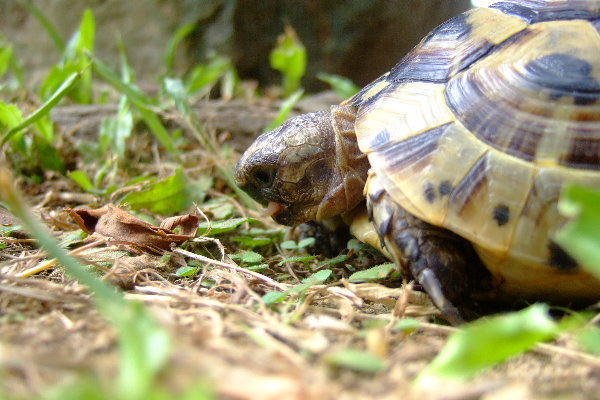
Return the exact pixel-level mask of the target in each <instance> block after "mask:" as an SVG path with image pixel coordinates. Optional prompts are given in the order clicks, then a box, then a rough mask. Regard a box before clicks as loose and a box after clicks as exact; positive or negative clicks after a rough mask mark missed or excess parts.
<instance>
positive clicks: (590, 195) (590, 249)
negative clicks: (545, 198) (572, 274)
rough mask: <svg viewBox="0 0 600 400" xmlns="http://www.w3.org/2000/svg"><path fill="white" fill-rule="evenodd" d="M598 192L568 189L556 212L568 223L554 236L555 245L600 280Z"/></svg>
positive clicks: (586, 189) (578, 188)
mask: <svg viewBox="0 0 600 400" xmlns="http://www.w3.org/2000/svg"><path fill="white" fill-rule="evenodd" d="M599 204H600V192H598V191H595V190H592V189H588V188H584V187H582V186H575V185H568V186H566V187H565V188H564V190H563V192H562V194H561V196H560V199H559V201H558V211H559V212H560V213H561V214H563V215H564V216H566V217H569V218H571V220H570V221H569V222H568V223H567V224H565V226H564V227H563V228H562V229H561V230H560V231H558V232H557V233H556V235H555V240H556V242H557V243H558V244H559V245H560V246H561V247H562V248H564V249H565V250H566V251H567V252H568V253H569V255H571V256H572V257H573V258H574V259H575V260H577V262H578V263H580V264H581V265H583V266H584V267H585V268H587V269H588V270H589V271H590V272H591V273H592V274H594V275H595V276H596V277H598V278H600V207H599V206H598V205H599Z"/></svg>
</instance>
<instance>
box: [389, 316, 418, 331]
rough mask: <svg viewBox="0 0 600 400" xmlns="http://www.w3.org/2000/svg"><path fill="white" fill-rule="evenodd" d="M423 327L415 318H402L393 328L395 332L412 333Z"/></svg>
mask: <svg viewBox="0 0 600 400" xmlns="http://www.w3.org/2000/svg"><path fill="white" fill-rule="evenodd" d="M419 326H421V323H420V322H419V321H418V320H416V319H414V318H402V319H401V320H400V321H398V322H396V324H394V326H393V327H392V330H394V331H402V332H412V331H414V330H415V329H417V328H418V327H419Z"/></svg>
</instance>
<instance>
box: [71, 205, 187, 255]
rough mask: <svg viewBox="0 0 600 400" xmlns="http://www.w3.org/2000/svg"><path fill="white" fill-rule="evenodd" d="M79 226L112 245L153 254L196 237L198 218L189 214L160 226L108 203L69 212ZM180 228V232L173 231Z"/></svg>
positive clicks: (165, 221)
mask: <svg viewBox="0 0 600 400" xmlns="http://www.w3.org/2000/svg"><path fill="white" fill-rule="evenodd" d="M67 212H68V213H69V215H70V216H71V217H72V218H73V219H74V220H75V222H77V224H78V225H79V227H80V228H81V229H82V230H83V231H84V232H86V233H87V234H89V235H92V234H95V235H96V236H97V235H100V236H102V237H104V238H106V239H108V240H109V241H111V242H119V243H124V244H127V245H130V246H132V247H135V248H138V249H141V250H144V251H147V252H150V253H160V251H161V250H167V249H168V248H169V247H170V246H171V244H172V243H182V242H184V241H186V240H188V239H191V238H193V237H194V235H195V234H196V229H197V227H198V217H197V216H195V215H191V214H187V215H180V216H176V217H169V218H167V219H165V220H164V221H163V222H162V223H161V224H160V226H159V227H157V226H153V225H151V224H149V223H147V222H145V221H142V220H141V219H139V218H137V217H135V216H133V215H131V214H129V213H128V212H126V211H124V210H121V209H120V208H118V207H116V206H114V205H112V204H107V205H105V206H104V207H101V208H98V209H95V210H73V209H67ZM176 228H179V232H178V233H176V232H174V229H176Z"/></svg>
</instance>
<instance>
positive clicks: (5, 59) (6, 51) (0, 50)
mask: <svg viewBox="0 0 600 400" xmlns="http://www.w3.org/2000/svg"><path fill="white" fill-rule="evenodd" d="M12 58H13V48H12V46H10V45H8V44H5V43H3V41H2V40H0V77H2V76H3V75H4V74H5V73H6V71H8V69H9V68H10V65H11V60H12Z"/></svg>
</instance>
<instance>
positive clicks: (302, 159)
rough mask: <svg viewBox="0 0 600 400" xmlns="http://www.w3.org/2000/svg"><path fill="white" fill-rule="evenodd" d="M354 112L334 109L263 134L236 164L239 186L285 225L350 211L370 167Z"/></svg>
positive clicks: (350, 109) (335, 107) (358, 200)
mask: <svg viewBox="0 0 600 400" xmlns="http://www.w3.org/2000/svg"><path fill="white" fill-rule="evenodd" d="M355 113H356V110H355V109H354V108H351V107H338V106H334V107H332V109H331V111H321V112H315V113H309V114H304V115H301V116H298V117H296V118H293V119H291V120H289V121H287V122H285V123H284V124H283V125H281V126H279V127H278V128H276V129H274V130H272V131H270V132H267V133H263V134H262V135H260V136H259V137H258V138H257V139H256V140H255V141H254V143H253V144H252V145H251V146H250V148H248V150H246V152H245V153H244V154H243V155H242V157H241V158H240V160H239V161H238V163H237V166H236V171H235V180H236V183H237V184H238V186H239V187H241V188H242V189H243V190H244V191H246V192H247V193H248V194H249V195H250V196H251V197H252V198H254V199H255V200H256V201H258V202H259V203H261V204H263V205H268V206H269V207H268V210H270V212H271V213H272V216H273V219H274V220H275V221H277V222H278V223H281V224H285V225H297V224H299V223H302V222H306V221H310V220H317V221H320V220H323V219H326V218H330V217H333V216H335V215H339V214H342V213H344V212H346V211H349V210H351V209H352V208H354V207H355V206H356V205H357V204H358V203H359V202H360V201H361V200H362V198H363V194H362V190H363V187H364V183H365V180H366V176H367V170H368V168H369V166H368V161H367V159H366V157H365V156H364V155H363V154H362V153H360V151H359V149H358V145H357V143H356V135H355V133H354V117H355Z"/></svg>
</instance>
